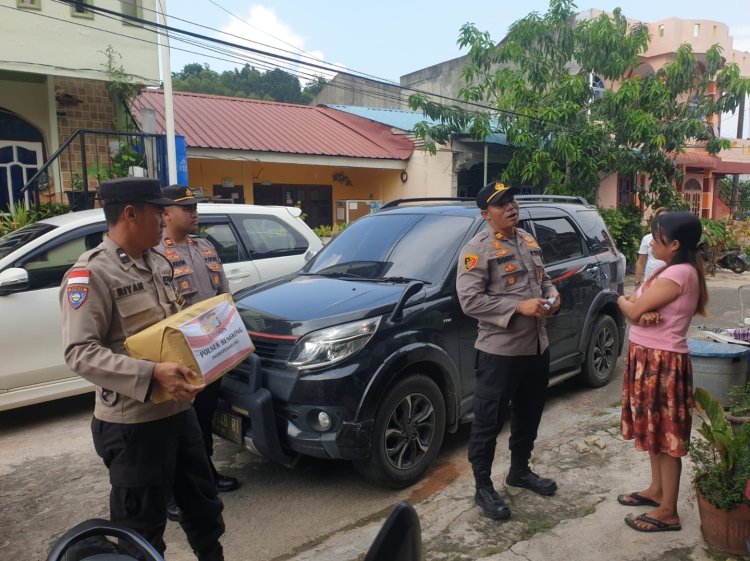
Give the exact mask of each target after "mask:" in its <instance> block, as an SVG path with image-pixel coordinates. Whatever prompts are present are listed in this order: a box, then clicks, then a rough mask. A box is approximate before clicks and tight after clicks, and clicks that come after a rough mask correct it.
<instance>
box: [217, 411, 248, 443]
mask: <svg viewBox="0 0 750 561" xmlns="http://www.w3.org/2000/svg"><path fill="white" fill-rule="evenodd" d="M213 429H214V432H215V433H216V434H218V435H219V436H222V437H224V438H226V439H227V440H231V441H232V442H236V443H237V444H242V418H241V417H239V416H237V415H232V414H231V413H227V412H226V411H216V412H215V413H214V421H213Z"/></svg>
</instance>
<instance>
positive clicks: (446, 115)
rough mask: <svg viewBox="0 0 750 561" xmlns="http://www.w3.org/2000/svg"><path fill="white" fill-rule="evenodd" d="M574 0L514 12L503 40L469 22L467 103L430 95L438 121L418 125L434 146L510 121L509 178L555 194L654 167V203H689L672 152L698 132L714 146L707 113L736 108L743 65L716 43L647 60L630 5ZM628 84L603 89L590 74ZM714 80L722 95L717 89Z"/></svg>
mask: <svg viewBox="0 0 750 561" xmlns="http://www.w3.org/2000/svg"><path fill="white" fill-rule="evenodd" d="M575 10H576V5H575V3H574V2H573V1H572V0H550V5H549V10H548V12H547V13H545V14H539V13H536V12H533V13H531V14H529V15H528V16H526V17H525V18H523V19H521V20H519V21H516V22H515V23H513V24H512V25H511V27H510V29H509V31H508V34H507V36H506V37H505V39H504V40H503V41H501V42H500V43H499V44H498V43H497V42H496V41H494V40H493V39H492V38H491V37H490V35H489V33H487V32H483V31H480V30H479V29H477V27H475V26H474V25H473V24H471V23H467V24H465V25H463V26H462V27H461V31H460V34H459V39H458V44H459V46H460V47H462V48H464V47H468V48H469V53H468V60H469V62H468V64H467V65H466V67H465V68H464V70H463V74H462V77H463V80H464V82H465V85H464V86H463V87H462V88H461V90H460V92H459V95H458V97H459V99H461V100H462V101H463V102H464V103H463V104H460V105H459V104H456V105H450V106H449V105H444V104H440V103H437V102H435V101H433V100H432V99H430V98H429V97H428V96H426V95H424V94H414V95H412V96H411V97H410V99H409V103H410V106H411V107H412V108H413V109H415V110H420V111H423V112H424V113H425V115H427V116H428V117H430V118H431V119H433V120H435V121H437V122H438V124H437V125H433V126H431V125H429V124H428V123H426V122H423V123H421V124H420V125H419V126H418V127H417V129H416V134H417V136H419V137H421V138H422V139H424V141H425V144H426V146H427V147H428V149H431V150H434V149H435V145H436V143H445V142H447V141H448V140H449V138H450V135H451V133H453V132H459V131H461V132H467V131H468V132H470V133H472V135H473V136H474V137H475V138H477V139H482V138H484V137H486V136H487V135H488V134H489V133H491V132H502V133H504V134H506V135H507V138H508V142H509V144H510V145H511V146H513V148H514V153H513V158H512V160H511V161H510V163H509V165H508V167H507V169H506V170H505V171H504V172H503V177H502V179H503V180H505V181H509V182H516V183H523V184H531V185H535V186H538V187H543V188H545V189H546V191H547V192H549V193H558V194H574V195H581V196H584V197H586V198H588V199H589V200H595V198H596V193H597V189H598V186H599V183H600V179H601V174H602V173H611V172H619V173H620V174H622V175H623V176H625V177H635V174H637V173H647V174H649V175H650V178H651V187H650V190H649V192H648V193H644V192H641V193H640V195H641V200H642V201H643V202H644V203H645V204H646V205H649V206H650V205H655V207H658V206H671V207H674V206H676V205H679V204H681V201H680V199H679V197H678V194H677V193H676V192H675V189H674V188H673V187H672V185H673V181H674V180H675V179H676V178H678V170H677V168H676V166H675V162H674V159H673V156H674V154H675V153H677V152H680V151H682V150H684V149H685V148H686V146H687V145H688V142H695V141H698V142H702V143H705V145H706V149H707V150H708V151H709V152H711V153H716V152H718V151H719V150H720V149H722V148H725V147H727V145H728V143H727V141H723V140H721V139H718V138H715V137H714V136H713V135H712V133H711V130H710V128H707V126H706V123H705V119H704V116H706V115H715V114H721V113H722V112H726V111H732V110H734V109H735V108H736V106H737V105H738V103H739V99H740V96H741V95H743V94H744V93H746V92H747V91H748V89H750V88H749V87H748V86H749V84H750V81H748V80H747V79H744V78H741V77H740V75H739V68H738V67H737V65H736V64H726V65H723V63H722V58H721V49H720V47H719V46H718V45H714V46H713V47H711V48H710V49H709V51H708V52H707V53H706V55H705V57H702V59H701V60H702V62H700V63H699V61H698V59H697V58H696V56H695V54H694V53H693V52H692V50H691V47H690V45H689V44H683V45H682V46H681V47H680V48H679V50H678V52H677V53H676V56H675V58H674V60H673V61H672V62H670V63H668V64H667V65H666V66H664V67H663V68H660V69H657V70H656V72H644V71H643V69H642V68H639V66H638V65H639V60H640V55H642V54H644V53H645V52H646V50H647V48H648V45H649V35H648V28H647V27H646V26H645V25H644V24H634V25H631V24H629V23H628V21H627V19H626V18H625V16H624V15H623V14H622V12H621V10H620V9H619V8H618V9H615V10H614V12H613V13H612V14H611V15H610V14H601V15H600V16H598V17H596V18H594V19H584V20H576V18H575V15H576V12H575ZM593 76H597V77H599V78H601V79H602V80H604V81H607V82H609V83H610V84H611V83H612V82H616V83H617V84H618V85H619V87H618V88H615V89H613V88H607V89H606V90H604V91H603V92H601V91H595V89H594V84H593V80H592V77H593ZM711 82H715V84H716V86H717V90H718V92H719V94H718V95H715V96H712V95H710V93H709V86H710V84H711Z"/></svg>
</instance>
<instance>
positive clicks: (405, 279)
mask: <svg viewBox="0 0 750 561" xmlns="http://www.w3.org/2000/svg"><path fill="white" fill-rule="evenodd" d="M370 280H372V281H377V282H393V283H398V284H406V283H409V282H415V281H416V282H421V283H423V284H432V283H431V282H430V281H426V280H422V279H411V278H409V277H375V278H373V279H370Z"/></svg>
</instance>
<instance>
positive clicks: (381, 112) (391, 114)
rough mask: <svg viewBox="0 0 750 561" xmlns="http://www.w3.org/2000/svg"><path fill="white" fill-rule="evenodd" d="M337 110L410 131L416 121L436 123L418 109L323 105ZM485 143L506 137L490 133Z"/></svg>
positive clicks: (503, 143) (497, 142) (505, 143)
mask: <svg viewBox="0 0 750 561" xmlns="http://www.w3.org/2000/svg"><path fill="white" fill-rule="evenodd" d="M325 107H330V108H331V109H336V110H337V111H343V112H345V113H349V114H351V115H357V116H358V117H362V118H364V119H370V120H371V121H375V122H377V123H383V124H384V125H388V126H389V127H393V128H396V129H401V130H403V131H408V132H412V131H414V127H416V126H417V123H420V122H422V121H427V122H428V123H430V124H431V125H436V124H438V121H435V120H433V119H431V118H429V117H427V116H425V115H423V114H422V113H419V112H418V111H408V110H405V109H383V108H381V107H358V106H356V105H325ZM484 141H485V142H486V143H487V144H501V145H507V144H508V137H507V136H505V135H504V134H502V133H499V132H496V133H492V134H490V135H488V136H487V138H485V139H484Z"/></svg>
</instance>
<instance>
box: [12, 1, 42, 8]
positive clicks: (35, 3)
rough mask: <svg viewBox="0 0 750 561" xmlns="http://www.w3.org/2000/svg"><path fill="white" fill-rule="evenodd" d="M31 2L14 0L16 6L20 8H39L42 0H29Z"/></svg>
mask: <svg viewBox="0 0 750 561" xmlns="http://www.w3.org/2000/svg"><path fill="white" fill-rule="evenodd" d="M30 1H31V4H28V3H25V2H24V1H23V0H16V8H20V9H22V10H41V9H42V0H30Z"/></svg>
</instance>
